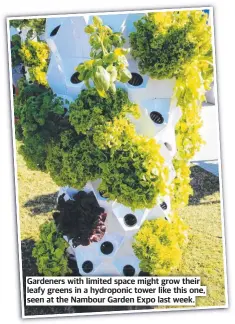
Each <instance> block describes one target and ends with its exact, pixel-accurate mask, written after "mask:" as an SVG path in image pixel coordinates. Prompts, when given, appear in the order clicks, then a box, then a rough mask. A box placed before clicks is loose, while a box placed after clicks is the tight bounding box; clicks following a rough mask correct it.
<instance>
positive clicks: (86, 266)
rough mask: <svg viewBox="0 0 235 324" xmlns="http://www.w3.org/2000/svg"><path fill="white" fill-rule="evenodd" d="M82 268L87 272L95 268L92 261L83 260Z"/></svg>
mask: <svg viewBox="0 0 235 324" xmlns="http://www.w3.org/2000/svg"><path fill="white" fill-rule="evenodd" d="M82 270H83V271H84V272H85V273H89V272H91V271H92V270H93V263H92V262H91V261H85V262H83V265H82Z"/></svg>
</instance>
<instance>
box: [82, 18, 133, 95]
mask: <svg viewBox="0 0 235 324" xmlns="http://www.w3.org/2000/svg"><path fill="white" fill-rule="evenodd" d="M85 32H86V33H88V34H90V45H91V52H90V57H91V59H90V60H88V61H85V62H84V63H82V64H80V65H78V66H77V68H76V70H77V71H78V73H79V79H80V80H82V81H84V82H85V84H86V86H87V87H90V81H93V83H94V86H95V88H96V90H97V91H98V93H99V95H100V96H101V97H107V96H108V93H107V91H108V90H110V91H112V92H115V91H116V87H115V82H116V81H120V82H123V83H125V82H127V81H128V80H130V79H131V73H130V71H129V70H128V69H127V67H128V62H127V59H126V55H127V54H128V53H129V49H126V48H123V47H122V46H123V45H124V42H125V40H124V37H123V36H122V35H121V33H115V32H113V31H112V29H111V28H110V27H109V26H106V25H103V22H102V20H101V18H99V17H96V16H95V17H94V18H93V24H91V25H88V26H86V28H85Z"/></svg>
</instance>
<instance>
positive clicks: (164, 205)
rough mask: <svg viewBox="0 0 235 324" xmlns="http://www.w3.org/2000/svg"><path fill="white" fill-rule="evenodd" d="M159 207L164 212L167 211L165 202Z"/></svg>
mask: <svg viewBox="0 0 235 324" xmlns="http://www.w3.org/2000/svg"><path fill="white" fill-rule="evenodd" d="M160 207H161V208H162V209H163V210H166V209H167V204H166V203H165V201H163V202H162V203H161V205H160Z"/></svg>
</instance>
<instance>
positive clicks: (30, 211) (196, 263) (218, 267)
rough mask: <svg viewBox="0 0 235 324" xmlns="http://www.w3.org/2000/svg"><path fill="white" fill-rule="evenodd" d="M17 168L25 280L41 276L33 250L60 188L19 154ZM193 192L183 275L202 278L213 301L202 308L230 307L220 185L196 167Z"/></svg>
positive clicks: (200, 302)
mask: <svg viewBox="0 0 235 324" xmlns="http://www.w3.org/2000/svg"><path fill="white" fill-rule="evenodd" d="M18 146H19V145H18ZM17 165H18V193H19V207H20V232H21V233H20V234H21V240H22V266H23V271H24V276H25V275H37V269H36V268H35V263H34V260H33V259H32V257H31V251H32V247H33V245H34V242H35V241H36V240H37V239H38V234H39V226H40V224H42V223H43V222H45V221H46V220H48V219H51V218H52V216H51V214H52V213H51V212H52V210H53V208H54V207H55V201H56V196H57V192H58V189H59V188H58V186H57V185H55V183H54V182H53V181H52V180H51V178H50V176H49V175H48V174H46V173H43V172H40V171H31V170H29V169H28V168H27V167H26V165H25V162H24V160H23V158H22V157H21V156H20V155H19V154H17ZM192 186H193V188H194V195H193V197H192V198H191V200H190V204H189V206H187V207H185V208H184V209H183V210H182V212H181V216H182V218H183V219H184V221H185V222H186V223H187V224H188V226H189V243H188V245H187V248H186V250H185V252H184V255H183V260H182V264H181V268H180V269H179V273H178V274H180V275H189V276H201V278H202V284H203V285H206V286H207V290H208V295H207V297H199V298H198V299H197V306H222V305H224V304H225V292H224V268H223V245H222V230H221V216H220V195H219V180H218V178H217V177H216V176H213V175H212V174H210V173H208V172H206V171H204V170H203V169H201V168H199V167H197V166H194V167H192ZM32 311H33V309H32V308H31V309H30V310H28V312H29V314H32ZM61 312H62V313H63V312H67V313H68V312H74V308H72V307H71V308H68V310H67V311H66V310H65V309H62V310H61ZM38 313H42V314H45V313H46V310H45V308H43V307H42V309H41V308H40V312H39V308H37V309H36V310H35V311H34V314H38ZM47 313H59V309H58V308H56V310H55V308H52V307H51V308H50V309H48V310H47Z"/></svg>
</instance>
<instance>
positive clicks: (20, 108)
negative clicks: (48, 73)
mask: <svg viewBox="0 0 235 324" xmlns="http://www.w3.org/2000/svg"><path fill="white" fill-rule="evenodd" d="M18 84H19V95H18V96H15V98H14V113H15V117H17V127H16V131H17V132H16V134H17V135H18V136H19V135H21V137H20V139H21V140H22V142H23V143H22V145H21V147H20V153H21V154H22V155H23V156H24V158H25V161H26V163H27V166H28V167H29V168H31V169H40V170H45V160H46V157H47V145H48V143H49V141H50V140H51V139H52V138H54V137H56V136H58V134H59V133H60V128H61V126H60V121H61V119H62V116H63V114H64V107H63V102H62V100H61V99H60V98H58V97H56V96H55V95H54V94H53V93H52V91H51V90H50V89H48V88H45V87H42V86H40V85H37V84H29V83H28V82H27V81H26V80H25V79H24V78H22V79H21V80H20V81H19V83H18Z"/></svg>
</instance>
